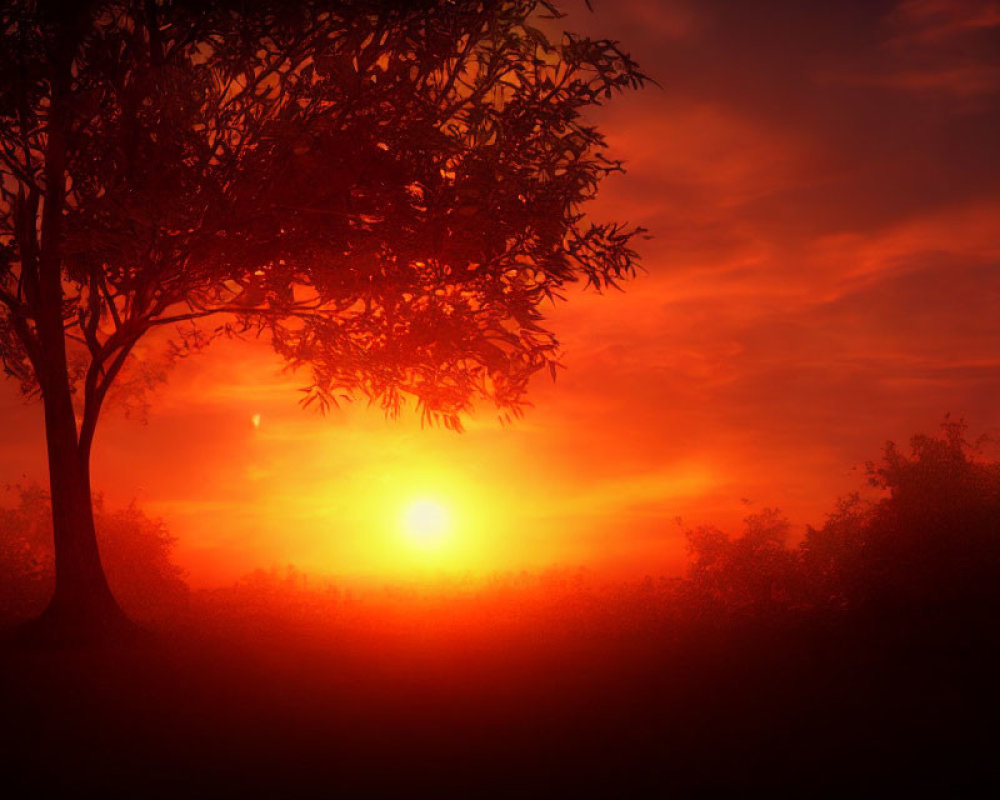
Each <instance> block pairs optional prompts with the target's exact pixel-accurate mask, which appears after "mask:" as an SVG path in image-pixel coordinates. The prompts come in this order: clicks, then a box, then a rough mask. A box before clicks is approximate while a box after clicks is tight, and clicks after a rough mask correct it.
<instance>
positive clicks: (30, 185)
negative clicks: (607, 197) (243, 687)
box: [0, 0, 645, 615]
mask: <svg viewBox="0 0 1000 800" xmlns="http://www.w3.org/2000/svg"><path fill="white" fill-rule="evenodd" d="M556 17H558V12H557V10H556V8H555V7H554V6H553V5H552V4H551V3H549V2H547V0H486V1H485V2H484V1H483V0H412V2H405V3H402V2H393V1H390V0H357V1H356V2H344V0H299V1H298V2H287V1H286V0H254V2H230V1H229V0H212V1H211V2H200V3H191V2H186V0H156V1H155V2H151V1H150V0H109V1H107V2H96V1H93V2H78V3H73V4H69V5H68V6H64V4H62V3H57V2H47V1H46V0H41V1H40V2H34V0H18V1H17V2H11V3H5V4H4V5H3V6H2V8H0V74H2V75H3V83H2V84H0V360H2V363H3V366H4V369H5V371H6V372H7V373H8V374H9V375H10V376H12V377H14V378H15V379H17V380H19V381H20V382H21V385H22V387H23V388H24V390H25V392H26V393H28V394H33V393H34V394H40V396H41V398H42V400H43V402H44V406H45V419H46V433H47V436H48V441H49V459H50V465H51V474H52V482H53V483H52V487H51V490H52V497H53V513H54V519H55V529H56V541H57V547H58V548H59V549H60V552H62V553H63V555H64V557H62V558H60V559H57V567H58V568H57V572H58V573H59V576H58V579H57V583H56V598H55V600H54V603H55V606H54V612H55V609H56V608H62V607H64V606H65V607H67V608H77V607H81V608H82V607H83V606H90V607H91V609H92V611H93V613H95V614H98V615H100V614H112V615H113V612H114V603H113V600H112V599H111V596H110V594H108V593H107V591H106V588H103V584H104V581H103V579H102V578H101V576H100V564H99V561H98V557H97V549H96V547H94V545H93V541H92V540H93V525H92V521H91V520H90V517H91V516H92V513H91V510H90V508H89V504H90V501H89V488H90V487H89V458H90V452H91V447H92V443H93V437H94V432H95V430H96V426H97V422H98V419H99V416H100V412H101V409H102V406H103V405H104V403H105V400H106V398H107V396H108V392H109V390H110V389H111V387H112V385H114V384H115V382H116V380H117V378H118V376H119V374H120V373H121V372H122V371H123V370H124V369H125V368H126V365H127V364H128V363H129V362H130V361H133V360H134V359H133V353H134V351H135V348H136V345H137V344H138V342H139V341H140V340H142V339H143V337H144V336H146V335H147V334H148V333H150V332H151V331H154V330H167V331H171V330H172V331H173V338H172V341H171V343H170V346H169V349H168V351H167V353H166V356H167V357H168V358H175V357H180V356H183V355H186V354H188V353H191V352H194V351H197V350H199V349H201V348H202V347H204V346H205V345H206V344H207V343H208V342H209V341H211V340H212V339H213V338H214V337H217V336H220V335H241V334H252V335H255V336H263V337H267V338H269V339H270V341H271V343H272V344H273V346H274V349H275V350H276V351H277V352H278V353H279V354H280V355H281V356H282V357H283V358H284V359H285V360H286V361H287V362H288V364H289V365H291V366H292V367H296V368H297V367H308V368H310V369H311V372H312V383H311V385H310V386H308V387H307V389H306V396H305V398H304V402H305V403H306V404H310V403H313V402H315V403H317V404H318V405H319V406H321V407H323V408H326V407H327V406H328V405H330V404H336V403H338V402H339V400H340V399H342V398H345V397H349V396H352V395H354V394H357V393H361V394H363V395H367V396H368V397H369V398H370V399H371V400H372V401H374V402H377V403H379V404H380V405H381V406H382V408H383V409H385V411H386V412H387V413H390V414H395V413H397V412H398V411H399V409H400V407H401V405H402V404H403V401H404V398H406V397H410V398H413V399H415V400H416V403H417V406H418V408H419V409H420V411H421V413H422V414H423V416H424V419H427V420H436V421H440V422H442V423H443V424H445V425H447V426H449V427H453V428H458V427H459V426H460V421H459V420H460V414H462V413H463V412H466V411H469V410H470V409H471V408H472V405H473V402H474V401H475V400H476V399H477V398H478V399H488V400H490V401H492V402H493V403H495V405H496V407H497V409H498V410H499V412H500V413H501V414H502V415H504V416H509V415H510V414H516V413H519V410H520V408H521V405H522V403H523V401H524V395H525V392H526V390H527V386H528V381H529V378H530V377H531V376H532V375H533V374H534V373H536V372H538V371H539V370H550V371H551V372H552V374H553V375H554V374H555V371H556V366H557V359H558V350H557V345H558V342H557V339H556V337H555V334H554V333H553V332H552V331H551V330H549V329H548V328H547V327H546V325H545V323H544V318H543V315H542V312H541V307H542V304H543V303H544V302H546V301H550V300H554V299H556V298H559V297H560V296H561V291H562V290H563V288H564V287H565V286H566V285H567V284H569V283H573V282H577V281H580V280H581V279H582V280H584V281H586V282H587V283H588V284H591V285H593V286H596V287H605V286H610V285H617V283H618V282H619V281H620V280H622V279H625V278H627V277H629V276H630V275H632V274H633V272H634V268H635V261H636V254H635V252H634V251H633V249H632V247H631V242H632V239H633V238H634V236H635V235H636V234H637V233H638V230H637V229H635V228H630V227H628V226H625V225H621V224H617V223H593V222H590V221H588V220H587V219H586V217H585V215H584V212H583V205H584V204H585V203H586V202H587V201H588V200H590V199H591V198H593V197H594V196H595V193H596V191H597V188H598V185H599V183H600V182H601V180H602V179H603V178H604V177H606V176H607V175H609V174H610V173H613V172H615V171H618V170H620V168H621V165H620V163H619V162H617V161H615V160H613V159H610V158H609V157H608V156H607V154H606V152H605V143H604V139H603V137H602V136H601V134H600V133H599V132H598V130H597V129H596V128H595V127H594V126H593V125H591V124H589V123H587V122H586V120H585V119H584V117H583V116H582V114H583V112H585V111H586V110H587V109H588V108H591V107H594V106H597V105H600V104H601V103H603V102H604V101H605V100H606V99H607V98H610V97H611V96H613V95H614V94H616V93H618V92H620V91H623V90H627V89H635V88H638V87H640V86H641V85H642V84H643V83H644V81H645V77H644V76H643V75H642V73H641V72H640V71H639V70H638V68H637V66H636V64H635V63H634V62H633V61H632V60H631V59H630V58H629V57H628V55H627V54H625V53H624V52H623V51H622V50H621V49H620V48H619V47H618V45H617V44H616V43H615V42H612V41H607V40H593V39H588V38H583V37H579V36H575V35H572V34H569V33H566V34H555V35H554V34H552V33H551V31H553V30H554V28H553V26H554V24H555V23H554V22H553V21H552V20H553V19H554V18H556ZM154 367H155V368H154V369H152V370H151V371H149V373H148V375H147V376H146V377H145V378H142V379H141V380H139V381H137V382H136V381H133V383H136V385H138V386H139V387H140V388H141V386H143V385H146V384H148V383H149V382H151V381H152V382H155V381H156V380H158V375H159V373H158V369H159V366H158V365H154ZM74 404H75V405H76V408H75V409H74ZM76 415H78V416H79V419H80V422H79V425H78V424H77V421H76ZM64 541H66V542H69V541H73V542H74V543H75V544H74V545H73V546H71V547H69V546H67V547H63V544H62V543H63V542H64ZM60 587H62V588H63V589H64V590H65V592H66V593H68V597H67V600H66V602H65V603H61V602H56V601H58V600H59V598H60V596H61V589H60Z"/></svg>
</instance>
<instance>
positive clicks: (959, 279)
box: [0, 0, 1000, 583]
mask: <svg viewBox="0 0 1000 800" xmlns="http://www.w3.org/2000/svg"><path fill="white" fill-rule="evenodd" d="M567 5H571V4H567ZM594 5H595V7H596V13H594V14H592V15H590V14H586V13H574V14H573V15H572V16H571V17H570V19H569V21H568V26H569V27H571V28H573V29H576V30H581V29H582V30H585V31H586V32H591V33H597V34H603V35H608V36H611V37H613V38H618V39H621V40H622V41H623V42H624V43H625V44H626V47H627V49H629V50H630V51H631V52H632V54H633V56H634V57H635V58H636V59H637V60H638V61H639V62H640V64H641V65H642V66H643V67H644V68H645V70H646V71H647V72H648V73H650V74H651V75H652V76H653V77H654V78H656V79H657V80H658V81H659V82H660V83H661V84H662V87H663V88H662V89H658V88H655V87H653V88H650V89H648V90H646V91H645V92H642V93H640V94H635V95H632V96H628V97H624V98H621V99H619V100H618V101H616V102H614V103H613V104H612V105H611V106H610V107H609V108H607V109H604V110H601V111H600V112H599V114H598V115H597V119H598V121H599V122H600V123H601V125H602V126H603V129H604V130H605V131H606V133H607V135H608V140H609V142H610V144H611V146H612V150H613V153H614V154H615V155H617V156H619V157H622V158H624V159H626V161H627V162H628V167H629V173H628V174H627V175H625V176H619V177H615V178H614V179H612V180H610V181H609V182H608V183H607V184H606V185H605V187H604V190H603V193H602V198H601V200H600V201H599V202H598V203H597V204H595V207H594V210H593V213H594V215H595V216H596V217H601V216H605V217H611V218H618V219H622V220H627V221H630V222H634V223H639V224H642V225H645V226H646V227H648V228H649V229H650V230H651V232H652V233H653V234H654V236H655V238H654V239H653V240H651V241H649V242H645V243H644V244H643V247H642V250H643V254H644V263H645V265H646V267H647V269H648V274H647V275H645V276H643V277H641V278H639V279H637V280H636V281H635V282H634V283H633V284H632V285H630V286H629V287H628V291H627V292H626V293H624V294H617V293H615V294H610V295H606V296H603V297H598V296H595V295H593V294H586V295H583V294H579V293H574V294H572V295H571V300H570V302H569V303H568V304H566V305H563V306H560V307H558V308H555V309H553V311H552V313H551V315H550V319H551V321H552V324H553V326H554V327H555V329H556V330H557V331H558V332H559V333H560V334H561V338H562V340H563V343H564V363H565V364H566V365H567V367H568V369H567V370H566V371H564V372H562V373H561V375H560V378H559V380H558V382H557V383H556V384H552V383H551V382H550V381H549V380H548V379H547V378H546V377H542V376H539V377H538V378H537V380H536V382H535V384H534V386H533V393H532V399H533V401H534V403H535V408H534V409H532V410H529V412H528V414H527V416H526V417H525V419H523V420H522V421H520V422H519V423H517V424H515V425H514V426H513V427H507V428H504V427H501V426H500V425H498V424H496V423H495V422H494V420H493V417H492V415H491V414H490V413H489V412H488V410H486V411H485V412H484V413H483V414H482V415H481V416H478V417H475V418H473V419H472V420H470V421H469V424H468V430H467V432H466V433H465V434H463V435H460V436H459V435H456V434H453V433H450V432H448V431H444V430H423V431H421V430H420V428H419V423H418V421H417V420H416V419H415V417H414V416H413V415H405V416H404V418H403V419H401V420H398V421H396V422H391V421H390V422H387V421H385V420H384V419H383V417H382V415H381V412H379V411H377V410H369V409H366V408H365V407H364V405H363V403H362V404H358V405H356V406H354V407H351V408H349V409H346V410H344V411H342V412H334V413H333V414H332V415H330V416H329V417H327V418H325V419H324V418H320V417H318V416H317V415H316V414H314V413H312V412H304V411H302V410H300V409H299V408H298V405H297V400H298V396H297V395H298V393H297V392H296V391H295V388H296V387H297V386H299V385H302V384H303V383H304V382H305V376H302V377H300V378H298V379H297V378H296V377H295V376H288V375H285V376H281V375H278V374H277V371H276V370H277V368H278V367H279V366H280V364H279V363H278V362H277V361H276V360H275V358H274V357H273V356H271V355H269V353H268V351H267V349H266V348H264V347H261V346H256V345H240V344H234V343H222V344H220V345H217V346H214V347H213V348H212V349H211V350H210V351H209V352H208V353H207V354H205V355H204V356H202V357H199V358H197V359H192V360H190V361H187V362H184V363H182V364H180V365H179V366H178V367H176V368H175V369H174V370H173V372H172V373H171V375H170V378H169V381H168V382H167V383H166V384H165V385H163V386H162V387H160V388H159V389H158V390H157V392H156V394H155V396H154V398H153V405H152V407H151V409H150V411H149V414H148V419H147V422H146V424H142V423H140V422H136V421H135V420H128V419H125V418H124V417H123V416H122V415H121V414H120V413H109V414H108V416H107V417H106V419H105V421H104V423H103V428H102V429H101V431H100V432H99V438H98V443H97V449H96V453H95V462H94V474H95V485H96V486H97V488H98V489H102V490H103V491H104V492H105V493H106V495H107V496H108V499H109V501H110V502H112V503H115V504H117V503H126V502H128V501H129V500H130V499H132V498H133V497H135V498H137V499H138V501H139V502H140V504H141V505H142V506H143V508H145V509H146V510H147V511H148V512H150V513H152V514H155V515H159V516H162V517H164V519H166V521H167V522H168V524H169V526H170V528H171V530H172V532H173V533H175V534H176V535H177V536H178V537H180V539H181V541H180V544H179V546H178V559H179V560H180V561H181V562H182V563H183V565H184V566H185V567H186V568H187V569H188V570H189V573H190V577H191V578H192V580H193V581H194V582H195V583H203V582H215V581H223V580H231V579H233V578H235V577H237V576H239V575H240V574H243V573H245V572H247V571H249V570H250V569H253V568H254V567H257V566H264V567H268V566H271V565H275V564H286V563H293V564H296V565H298V566H299V567H301V568H302V569H305V570H307V571H310V572H318V573H328V574H340V575H346V576H375V577H377V578H382V577H385V576H392V577H399V576H409V575H414V574H422V573H423V572H425V571H427V570H431V571H434V570H439V569H443V570H449V571H453V570H458V571H462V570H474V571H483V570H486V571H489V570H494V569H499V570H507V569H520V568H536V567H541V566H545V565H548V564H559V565H563V566H573V565H589V566H592V567H598V568H603V567H613V568H615V569H621V570H627V571H638V572H658V571H661V570H671V569H675V568H676V567H677V565H678V563H679V558H680V557H681V556H682V554H683V546H684V541H683V536H682V533H683V529H684V527H689V526H693V525H697V524H702V523H708V522H712V523H717V524H721V525H723V526H727V525H732V524H733V523H734V522H736V521H738V520H739V519H741V518H742V517H743V516H745V515H746V514H747V513H750V512H753V511H755V510H759V509H761V508H763V507H764V506H778V507H779V508H781V509H782V510H783V511H784V512H786V513H787V514H788V515H789V517H790V518H791V519H792V520H793V521H794V522H796V523H798V524H805V523H817V524H818V523H821V522H822V519H823V516H824V514H825V513H826V512H827V511H828V510H829V509H830V508H831V507H832V505H833V501H834V500H835V498H836V497H837V496H838V495H840V494H843V493H844V492H846V491H848V490H850V489H853V488H856V487H858V486H859V485H860V483H861V480H862V474H861V473H860V472H859V471H858V467H860V466H861V465H863V462H864V461H865V460H866V459H868V458H872V457H875V456H877V455H878V453H879V450H880V447H881V445H882V443H883V442H884V440H886V439H889V438H894V439H898V440H905V439H906V438H907V437H908V436H909V435H910V434H912V433H914V432H917V431H931V430H933V429H934V428H935V427H936V425H937V424H938V423H939V422H940V421H941V419H942V418H943V416H944V414H945V413H946V412H951V413H953V414H955V415H963V414H964V415H965V416H966V417H967V419H968V420H969V421H970V422H971V424H972V427H973V430H974V432H976V433H979V432H983V431H989V430H994V429H996V427H997V426H998V424H1000V411H998V409H997V404H996V399H995V398H997V397H998V396H1000V317H998V314H997V309H1000V189H998V187H1000V157H998V149H997V144H996V142H998V141H1000V47H997V41H998V37H1000V3H998V2H986V1H985V0H984V1H978V0H967V1H966V0H951V1H950V2H945V1H944V0H908V1H907V2H902V3H898V2H897V3H892V2H875V1H874V0H857V1H856V2H838V3H801V2H796V1H795V0H786V1H785V2H778V1H777V0H775V1H773V2H740V3H735V2H721V0H719V1H716V2H694V0H692V1H691V2H663V1H658V2H652V0H629V2H621V0H618V1H617V2H610V0H604V1H603V2H601V1H600V0H598V1H597V2H595V4H594ZM573 6H582V3H578V4H572V5H571V7H573ZM0 414H2V415H3V417H2V418H3V419H4V426H3V435H2V436H0V485H2V483H7V482H11V481H16V480H21V479H23V478H22V476H24V477H26V478H27V479H39V480H41V479H42V478H43V477H44V474H45V473H44V462H43V456H44V453H43V450H42V445H41V441H42V438H41V410H40V408H39V407H37V406H25V405H24V404H23V403H22V402H21V401H20V400H19V399H18V398H17V395H16V391H15V387H14V386H13V384H12V383H10V382H7V383H4V384H0ZM256 414H259V415H260V417H259V423H260V424H259V426H255V425H254V422H253V418H254V415H256ZM420 499H430V500H433V501H435V502H438V503H440V504H441V506H442V507H444V508H446V509H447V510H448V513H449V514H450V517H451V527H450V530H449V532H448V534H447V536H446V537H445V540H444V541H442V543H441V545H440V547H438V548H433V547H426V548H421V547H418V546H416V545H415V544H414V543H413V542H411V541H409V540H407V539H406V538H405V537H404V536H403V534H402V532H401V530H400V525H399V518H400V516H401V515H402V514H403V513H404V511H405V508H406V507H407V506H408V504H410V503H412V502H414V501H416V500H420ZM678 517H680V518H681V524H678V522H677V519H676V518H678Z"/></svg>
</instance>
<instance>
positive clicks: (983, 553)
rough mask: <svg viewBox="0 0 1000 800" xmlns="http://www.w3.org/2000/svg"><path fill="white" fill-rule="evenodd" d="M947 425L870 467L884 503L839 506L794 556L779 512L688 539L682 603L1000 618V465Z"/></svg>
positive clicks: (852, 500) (853, 501)
mask: <svg viewBox="0 0 1000 800" xmlns="http://www.w3.org/2000/svg"><path fill="white" fill-rule="evenodd" d="M966 431H967V426H966V425H965V424H964V423H963V422H953V421H948V422H946V423H945V424H944V426H943V428H942V431H941V434H940V435H938V436H928V435H923V434H922V435H917V436H914V437H913V438H912V439H911V441H910V453H909V454H908V455H907V454H905V453H904V452H902V451H901V450H900V448H899V447H898V446H897V445H896V444H894V443H892V442H889V443H888V444H887V445H886V446H885V450H884V453H883V457H882V459H881V460H880V461H878V462H869V464H868V465H867V474H868V483H869V485H870V486H871V487H872V488H874V489H877V490H878V491H879V493H880V494H882V495H883V496H882V497H879V498H876V499H864V498H862V496H861V494H860V493H854V494H851V495H849V496H848V497H846V498H844V499H842V500H840V501H839V502H838V504H837V507H836V508H835V510H834V511H833V512H832V513H831V514H830V515H829V517H828V518H827V521H826V522H825V524H824V525H823V526H822V527H820V528H814V527H811V526H810V527H809V528H808V529H807V531H806V534H805V537H804V539H803V540H802V541H801V542H800V543H799V544H798V545H797V546H796V547H793V548H789V547H786V545H785V539H786V536H787V534H788V530H789V526H788V522H787V520H785V519H783V518H782V517H781V516H780V515H779V514H778V513H777V512H776V511H773V510H766V511H765V512H763V513H762V514H760V515H757V516H753V517H750V518H748V519H747V521H746V530H745V532H744V533H743V534H742V535H741V536H739V537H736V538H735V539H733V538H730V537H729V536H728V535H727V534H725V533H723V532H722V531H719V530H717V529H715V528H711V527H705V528H699V529H697V530H693V531H690V532H689V533H688V542H689V549H690V553H691V563H690V565H689V568H688V573H687V579H686V581H685V584H684V593H685V595H686V596H687V597H688V599H689V600H690V601H693V602H694V604H695V608H700V609H701V610H702V611H706V610H715V611H717V612H722V611H724V612H726V613H732V612H740V613H752V614H766V613H769V612H774V611H777V610H780V609H782V608H784V609H792V608H795V609H824V610H829V611H837V610H839V611H855V612H858V613H864V614H867V615H876V616H877V615H889V616H891V615H898V614H904V615H906V614H908V615H910V616H911V617H912V616H914V615H920V614H923V615H930V616H931V617H940V616H941V615H949V618H954V617H955V616H956V615H957V616H970V615H979V614H980V613H983V612H985V613H992V612H993V611H994V610H996V609H998V608H1000V462H997V461H995V460H990V459H988V458H987V457H985V455H984V454H983V453H982V452H981V450H980V449H978V448H977V447H975V446H973V445H971V444H970V443H969V442H967V441H966V439H965V435H966Z"/></svg>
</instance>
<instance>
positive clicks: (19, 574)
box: [0, 486, 189, 620]
mask: <svg viewBox="0 0 1000 800" xmlns="http://www.w3.org/2000/svg"><path fill="white" fill-rule="evenodd" d="M94 506H95V520H96V524H97V538H98V542H99V543H100V546H101V557H102V561H103V563H104V568H105V570H106V571H107V574H108V582H109V583H110V584H111V587H112V589H113V590H114V592H115V595H116V597H118V598H119V600H120V601H121V603H122V606H123V607H124V608H125V610H126V611H128V612H129V613H130V614H131V615H133V616H134V617H135V618H136V619H140V620H148V619H154V618H157V617H163V616H164V615H167V614H171V613H176V612H178V611H180V610H182V609H183V608H184V606H185V604H186V602H187V600H188V596H189V590H188V586H187V584H186V583H185V581H184V578H183V571H182V569H181V568H180V567H179V566H177V565H176V564H175V563H174V562H173V561H172V560H171V553H172V551H173V548H174V544H175V542H176V539H175V537H173V536H171V535H170V534H169V533H168V532H167V529H166V526H165V525H164V523H163V521H162V520H157V519H152V518H150V517H149V516H147V515H146V514H145V513H144V512H143V511H142V510H141V509H140V508H139V507H138V506H137V505H136V504H135V502H132V503H131V504H129V505H128V506H126V507H124V508H119V509H114V510H112V509H108V508H107V507H106V506H105V504H104V501H103V498H101V496H100V495H98V496H97V498H96V499H95V504H94ZM54 580H55V552H54V549H53V546H52V510H51V508H50V505H49V497H48V493H47V492H45V491H44V490H43V489H41V488H39V487H38V486H28V487H22V488H20V489H19V490H18V492H17V504H16V505H15V506H14V507H13V508H5V507H0V618H8V619H9V618H11V617H23V616H27V615H30V614H32V613H38V612H39V611H41V609H42V608H44V606H45V603H46V601H47V600H48V599H49V597H50V596H51V594H52V585H53V582H54Z"/></svg>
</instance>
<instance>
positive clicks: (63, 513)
mask: <svg viewBox="0 0 1000 800" xmlns="http://www.w3.org/2000/svg"><path fill="white" fill-rule="evenodd" d="M47 383H48V385H47V386H46V387H45V388H44V389H43V399H44V405H45V436H46V443H47V446H48V461H49V488H50V494H51V498H52V523H53V532H54V536H55V561H56V581H55V591H54V592H53V595H52V599H51V600H50V601H49V605H48V607H47V608H46V609H45V611H44V612H43V613H42V616H41V617H40V618H39V619H38V620H37V621H36V622H35V623H34V624H33V625H32V626H30V628H31V634H32V635H33V636H34V638H37V639H42V640H44V641H47V642H51V643H70V644H73V643H77V644H79V643H89V642H101V641H109V640H120V639H122V638H124V637H127V636H129V635H130V634H131V632H132V631H133V629H134V626H133V624H132V623H131V622H130V621H129V620H128V618H127V617H126V616H125V614H124V612H123V611H122V610H121V607H120V606H119V605H118V602H117V601H116V600H115V598H114V595H112V593H111V589H110V588H109V586H108V581H107V578H106V577H105V574H104V568H103V567H102V566H101V558H100V554H99V552H98V546H97V536H96V532H95V529H94V512H93V505H92V500H91V492H90V468H89V464H88V463H87V461H86V459H85V458H82V457H81V456H80V454H79V450H78V446H77V433H76V418H75V415H74V411H73V404H72V399H71V396H70V392H69V383H68V380H67V381H65V382H63V381H59V380H55V381H49V382H47ZM53 384H55V385H53ZM60 384H61V385H60Z"/></svg>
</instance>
